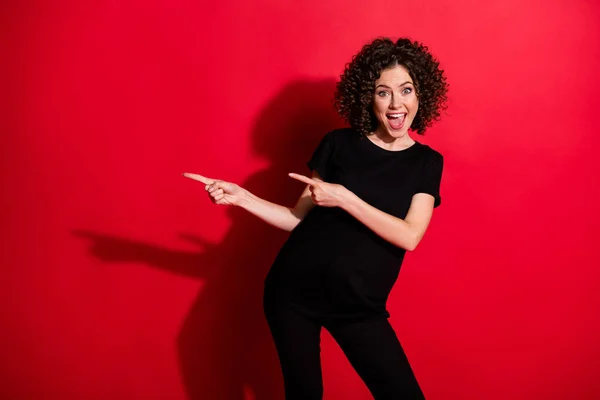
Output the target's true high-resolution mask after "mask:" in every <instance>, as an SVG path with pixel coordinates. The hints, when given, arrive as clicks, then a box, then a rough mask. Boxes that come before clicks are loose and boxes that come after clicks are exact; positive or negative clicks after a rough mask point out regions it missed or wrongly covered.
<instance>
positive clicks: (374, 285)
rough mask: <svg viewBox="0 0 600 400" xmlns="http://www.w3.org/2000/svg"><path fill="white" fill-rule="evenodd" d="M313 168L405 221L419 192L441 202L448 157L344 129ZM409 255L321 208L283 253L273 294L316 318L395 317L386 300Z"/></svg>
mask: <svg viewBox="0 0 600 400" xmlns="http://www.w3.org/2000/svg"><path fill="white" fill-rule="evenodd" d="M308 166H309V168H310V169H311V170H316V171H317V172H318V173H319V175H320V176H321V177H322V178H323V180H324V181H326V182H330V183H338V184H341V185H343V186H345V187H346V188H347V189H348V190H350V191H352V192H353V193H355V194H356V195H357V196H358V197H360V198H361V199H362V200H364V201H365V202H367V203H368V204H370V205H372V206H374V207H375V208H378V209H380V210H381V211H384V212H386V213H388V214H391V215H394V216H396V217H399V218H402V219H404V218H405V217H406V214H407V213H408V209H409V207H410V203H411V200H412V197H413V195H414V194H415V193H429V194H431V195H432V196H434V198H435V202H434V207H437V206H439V205H440V203H441V197H440V193H439V189H440V181H441V177H442V169H443V157H442V155H441V154H440V153H438V152H437V151H435V150H433V149H432V148H431V147H429V146H427V145H424V144H421V143H419V142H416V143H415V144H414V145H412V146H411V147H409V148H407V149H404V150H400V151H390V150H385V149H383V148H381V147H379V146H377V145H376V144H374V143H373V142H371V141H370V140H369V139H368V138H366V137H364V136H362V135H360V134H359V133H358V132H357V131H355V130H353V129H351V128H345V129H338V130H334V131H332V132H329V133H328V134H327V135H325V137H324V138H323V139H322V141H321V143H320V144H319V146H318V147H317V149H316V150H315V152H314V154H313V156H312V158H311V159H310V161H309V162H308ZM404 254H405V250H404V249H402V248H399V247H396V246H394V245H393V244H391V243H389V242H387V241H386V240H384V239H382V238H381V237H379V236H378V235H377V234H376V233H374V232H373V231H372V230H371V229H369V228H367V227H366V226H365V225H364V224H362V223H361V222H359V221H358V220H357V219H355V218H354V217H353V216H351V215H350V214H349V213H347V212H346V211H344V210H343V209H341V208H338V207H320V206H315V207H313V209H311V211H310V212H309V213H308V214H307V215H306V216H305V217H304V219H303V220H302V221H301V222H300V223H299V224H298V225H297V226H296V227H295V228H294V230H293V231H292V232H291V233H290V236H289V238H288V240H287V241H286V243H285V244H284V245H283V247H282V248H281V250H280V251H279V254H278V255H277V257H276V259H275V262H274V263H273V266H272V267H271V270H270V271H269V274H268V275H267V278H266V281H265V284H266V288H265V289H266V291H267V292H266V294H268V295H274V296H276V299H277V301H281V302H288V303H289V304H290V305H292V306H293V307H294V308H296V309H297V310H298V311H300V312H304V313H306V314H308V315H311V316H315V317H324V318H364V317H376V316H381V317H389V313H388V312H387V310H386V302H387V298H388V295H389V293H390V291H391V289H392V286H393V285H394V283H395V281H396V279H397V277H398V273H399V271H400V266H401V264H402V260H403V258H404Z"/></svg>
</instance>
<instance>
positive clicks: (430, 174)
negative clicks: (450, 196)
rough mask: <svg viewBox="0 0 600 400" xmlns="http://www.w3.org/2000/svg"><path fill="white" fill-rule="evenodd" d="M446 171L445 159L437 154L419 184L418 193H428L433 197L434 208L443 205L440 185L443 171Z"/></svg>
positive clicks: (424, 171) (427, 166) (426, 166)
mask: <svg viewBox="0 0 600 400" xmlns="http://www.w3.org/2000/svg"><path fill="white" fill-rule="evenodd" d="M443 169H444V157H443V156H442V155H441V154H439V153H436V154H435V157H434V158H433V160H432V161H430V162H429V163H428V164H427V165H425V168H424V170H423V173H422V175H421V176H420V177H419V183H418V186H417V190H416V191H415V194H416V193H427V194H430V195H432V196H433V198H434V203H433V208H435V207H437V206H439V205H440V204H442V197H441V196H440V183H441V181H442V171H443Z"/></svg>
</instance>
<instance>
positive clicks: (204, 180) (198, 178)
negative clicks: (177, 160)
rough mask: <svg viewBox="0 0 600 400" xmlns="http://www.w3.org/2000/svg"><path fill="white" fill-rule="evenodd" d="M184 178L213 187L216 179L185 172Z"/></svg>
mask: <svg viewBox="0 0 600 400" xmlns="http://www.w3.org/2000/svg"><path fill="white" fill-rule="evenodd" d="M183 176H185V177H186V178H190V179H193V180H195V181H198V182H202V183H204V184H205V185H211V184H212V183H213V182H214V179H210V178H207V177H205V176H202V175H200V174H192V173H190V172H184V173H183Z"/></svg>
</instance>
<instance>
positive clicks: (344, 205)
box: [339, 186, 358, 211]
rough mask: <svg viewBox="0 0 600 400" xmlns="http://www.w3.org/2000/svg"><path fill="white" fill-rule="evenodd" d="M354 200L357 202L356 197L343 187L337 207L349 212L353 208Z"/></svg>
mask: <svg viewBox="0 0 600 400" xmlns="http://www.w3.org/2000/svg"><path fill="white" fill-rule="evenodd" d="M342 187H343V186H342ZM356 200H358V196H356V195H355V194H354V193H353V192H351V191H350V190H348V189H346V188H345V187H344V189H343V191H342V196H341V202H340V206H339V207H340V208H341V209H343V210H344V211H349V210H350V209H351V208H352V207H354V206H355V204H356Z"/></svg>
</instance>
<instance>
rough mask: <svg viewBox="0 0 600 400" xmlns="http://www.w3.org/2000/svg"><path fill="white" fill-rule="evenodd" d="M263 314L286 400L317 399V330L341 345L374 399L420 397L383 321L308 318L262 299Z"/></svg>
mask: <svg viewBox="0 0 600 400" xmlns="http://www.w3.org/2000/svg"><path fill="white" fill-rule="evenodd" d="M264 306H265V316H266V317H267V322H268V323H269V327H270V329H271V334H272V335H273V340H274V341H275V346H276V348H277V353H278V355H279V362H280V363H281V369H282V372H283V381H284V386H285V398H286V400H295V399H298V400H321V399H322V397H323V378H322V375H321V354H320V353H321V346H320V340H321V339H320V335H321V328H322V327H324V328H325V329H327V330H328V331H329V333H331V336H333V338H334V339H335V340H336V341H337V343H338V344H339V345H340V347H341V349H342V351H343V352H344V354H345V355H346V357H348V360H349V361H350V364H352V366H353V367H354V369H355V370H356V372H357V373H358V375H359V376H360V377H361V378H362V380H363V381H364V382H365V384H366V385H367V387H368V388H369V390H370V391H371V394H372V395H373V397H374V398H375V399H376V400H384V399H385V400H387V399H393V400H417V399H418V400H423V399H424V396H423V393H422V392H421V389H420V388H419V385H418V383H417V380H416V379H415V376H414V374H413V372H412V369H411V367H410V365H409V363H408V360H407V358H406V355H405V354H404V351H403V350H402V347H401V346H400V342H399V341H398V338H397V337H396V333H395V332H394V330H393V328H392V327H391V325H390V323H389V322H388V320H387V319H372V320H364V321H353V322H349V321H346V322H343V321H340V320H336V321H320V320H315V319H312V318H309V317H307V316H305V315H304V314H301V313H299V312H297V311H295V310H294V309H292V308H291V307H289V306H286V305H285V304H283V303H280V302H277V301H275V299H272V298H271V299H270V298H269V296H267V297H265V301H264Z"/></svg>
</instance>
